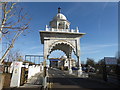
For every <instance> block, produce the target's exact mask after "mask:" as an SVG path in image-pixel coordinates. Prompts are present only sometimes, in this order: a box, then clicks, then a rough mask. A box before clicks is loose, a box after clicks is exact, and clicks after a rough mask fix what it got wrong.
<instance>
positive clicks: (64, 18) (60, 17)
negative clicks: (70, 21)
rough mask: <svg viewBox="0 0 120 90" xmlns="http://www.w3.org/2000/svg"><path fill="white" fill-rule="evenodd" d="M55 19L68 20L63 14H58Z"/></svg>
mask: <svg viewBox="0 0 120 90" xmlns="http://www.w3.org/2000/svg"><path fill="white" fill-rule="evenodd" d="M53 19H55V20H57V19H62V20H67V18H66V17H65V16H64V15H63V14H61V13H58V14H57V15H56V16H55V17H54V18H53Z"/></svg>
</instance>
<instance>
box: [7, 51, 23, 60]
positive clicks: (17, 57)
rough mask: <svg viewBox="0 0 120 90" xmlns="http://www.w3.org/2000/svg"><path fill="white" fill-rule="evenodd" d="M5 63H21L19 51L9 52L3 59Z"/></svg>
mask: <svg viewBox="0 0 120 90" xmlns="http://www.w3.org/2000/svg"><path fill="white" fill-rule="evenodd" d="M5 60H6V61H7V62H12V61H23V55H22V53H21V52H20V50H13V49H12V50H11V51H10V52H9V54H8V55H7V56H6V59H5Z"/></svg>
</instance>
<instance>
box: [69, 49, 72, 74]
mask: <svg viewBox="0 0 120 90" xmlns="http://www.w3.org/2000/svg"><path fill="white" fill-rule="evenodd" d="M71 53H72V50H71V48H70V49H69V54H68V55H69V56H68V61H69V74H72V67H71Z"/></svg>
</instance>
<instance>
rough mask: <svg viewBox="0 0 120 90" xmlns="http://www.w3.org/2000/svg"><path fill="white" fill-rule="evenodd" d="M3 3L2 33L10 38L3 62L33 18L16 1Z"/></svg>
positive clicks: (0, 32) (0, 26) (0, 31)
mask: <svg viewBox="0 0 120 90" xmlns="http://www.w3.org/2000/svg"><path fill="white" fill-rule="evenodd" d="M0 4H1V5H2V17H1V18H0V20H2V22H1V23H0V34H2V37H0V39H2V38H3V37H4V38H6V39H8V40H9V43H10V44H9V47H8V48H7V49H6V51H5V53H4V54H3V56H2V58H1V59H0V63H2V62H3V61H4V59H5V57H6V56H7V54H8V53H9V51H10V50H11V48H13V46H14V43H15V41H16V39H17V38H18V37H19V36H20V35H21V34H22V33H23V32H24V31H26V29H28V27H29V22H30V20H31V18H29V17H28V14H27V13H25V12H24V10H23V8H21V7H17V3H15V2H1V3H0Z"/></svg>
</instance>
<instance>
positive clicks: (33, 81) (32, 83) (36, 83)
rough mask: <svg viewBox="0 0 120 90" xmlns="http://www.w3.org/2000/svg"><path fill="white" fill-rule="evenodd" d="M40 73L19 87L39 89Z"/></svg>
mask: <svg viewBox="0 0 120 90" xmlns="http://www.w3.org/2000/svg"><path fill="white" fill-rule="evenodd" d="M42 81H43V78H42V73H37V74H35V75H34V76H32V77H31V78H30V79H28V81H27V83H26V84H24V85H23V86H20V87H41V86H42Z"/></svg>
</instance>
